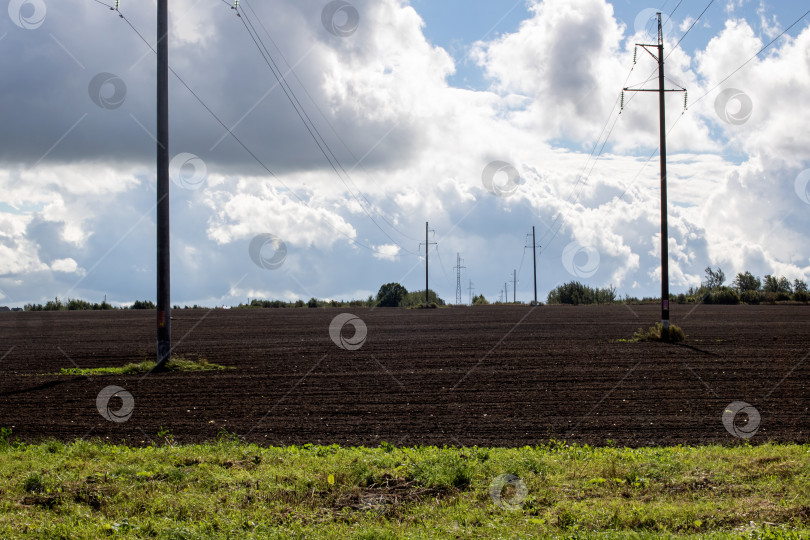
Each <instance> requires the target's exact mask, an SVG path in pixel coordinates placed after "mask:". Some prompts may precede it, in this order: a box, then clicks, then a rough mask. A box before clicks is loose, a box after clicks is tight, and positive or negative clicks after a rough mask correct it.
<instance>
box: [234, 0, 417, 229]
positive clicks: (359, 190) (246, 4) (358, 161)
mask: <svg viewBox="0 0 810 540" xmlns="http://www.w3.org/2000/svg"><path fill="white" fill-rule="evenodd" d="M222 1H223V2H225V0H222ZM242 3H243V4H244V5H245V6H247V8H248V9H249V10H250V11H251V13H252V14H253V17H254V18H255V20H256V22H258V24H259V27H260V28H261V29H262V30H263V31H264V34H265V35H266V36H267V39H269V40H270V43H272V44H273V47H274V48H275V50H276V52H277V53H278V55H279V57H280V58H281V60H282V61H283V62H284V64H285V65H286V66H287V68H288V73H292V75H293V77H295V80H296V81H298V85H299V86H300V87H301V89H302V90H303V91H304V93H305V94H306V96H307V97H308V98H309V101H310V103H312V105H313V106H314V107H315V109H316V110H317V111H318V113H319V114H320V116H321V118H322V119H323V120H324V122H326V125H327V126H329V129H330V130H331V131H332V134H333V135H334V136H335V138H337V140H338V141H340V144H341V145H342V146H343V148H344V149H345V150H346V152H348V153H349V155H350V156H351V157H352V159H353V160H354V161H355V163H356V165H355V166H354V167H352V168H356V167H357V166H358V165H359V164H360V163H361V160H360V159H358V158H357V156H356V155H355V154H354V152H352V150H351V148H349V146H348V145H347V144H346V141H345V140H344V139H343V137H341V135H340V133H338V131H337V130H336V129H335V126H334V125H333V124H332V122H330V121H329V118H328V117H327V116H326V115H325V114H324V112H323V111H322V110H321V108H320V107H319V106H318V103H317V102H316V101H315V99H313V97H312V95H311V94H310V93H309V90H307V87H306V85H305V84H304V83H303V82H302V81H301V79H300V78H299V77H298V74H297V73H296V72H295V70H294V69H293V68H292V66H291V65H290V63H289V62H288V61H287V58H286V57H285V56H284V53H283V52H282V51H281V48H280V47H279V46H278V44H276V42H275V40H274V39H273V37H272V36H271V35H270V32H269V31H268V30H267V27H265V25H264V23H263V22H262V19H261V17H259V16H258V15H257V14H256V11H255V10H254V9H253V7H252V6H251V5H250V3H248V2H247V1H246V0H243V2H242ZM346 177H347V180H348V181H349V182H350V183H351V184H352V185H353V186H354V188H355V189H356V190H357V192H358V193H359V194H360V196H361V197H362V198H363V200H365V201H366V203H368V205H369V207H370V208H371V209H372V210H374V213H375V214H377V215H378V216H380V218H382V220H383V221H385V222H386V223H387V224H388V226H389V227H391V228H392V229H393V230H394V231H396V232H397V233H399V234H400V235H402V236H403V237H405V238H407V239H408V240H411V241H413V242H417V241H418V239H417V238H415V237H413V236H410V235H408V234H407V233H405V232H404V231H402V230H400V229H399V228H398V227H397V226H396V225H394V224H393V223H392V222H391V221H389V220H388V218H386V217H385V214H383V213H382V212H380V211H379V210H377V209H376V207H375V206H374V204H373V203H372V202H371V201H370V200H369V199H368V197H366V195H365V194H364V193H363V192H362V190H361V189H360V188H359V187H358V186H357V184H355V183H354V180H352V178H351V177H350V176H349V175H348V173H346Z"/></svg>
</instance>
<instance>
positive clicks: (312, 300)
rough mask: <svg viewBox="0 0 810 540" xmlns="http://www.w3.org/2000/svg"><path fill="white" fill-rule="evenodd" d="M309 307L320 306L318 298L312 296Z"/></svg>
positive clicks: (308, 303)
mask: <svg viewBox="0 0 810 540" xmlns="http://www.w3.org/2000/svg"><path fill="white" fill-rule="evenodd" d="M307 307H311V308H316V307H318V300H317V299H315V298H310V299H309V302H307Z"/></svg>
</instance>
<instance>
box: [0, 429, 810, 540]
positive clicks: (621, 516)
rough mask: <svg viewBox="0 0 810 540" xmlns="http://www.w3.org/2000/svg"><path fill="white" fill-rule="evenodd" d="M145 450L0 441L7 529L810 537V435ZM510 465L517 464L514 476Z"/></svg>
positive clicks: (89, 533)
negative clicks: (637, 443) (616, 443)
mask: <svg viewBox="0 0 810 540" xmlns="http://www.w3.org/2000/svg"><path fill="white" fill-rule="evenodd" d="M161 441H162V442H163V443H164V444H163V445H161V446H149V447H144V448H131V447H127V446H115V445H108V444H104V443H101V442H94V441H78V442H75V443H69V444H65V443H61V442H44V443H40V444H35V445H26V444H21V443H13V442H11V441H10V440H9V432H8V431H7V430H3V437H0V537H2V538H22V537H28V538H105V537H115V538H339V539H345V538H361V539H372V538H549V537H557V538H763V539H785V538H791V539H792V538H807V537H810V490H808V486H810V446H807V445H804V446H801V445H770V444H765V445H761V446H747V445H746V446H737V447H733V448H729V447H720V446H707V447H697V448H694V447H672V448H642V449H625V448H591V447H587V446H568V445H565V444H561V443H555V442H552V443H549V444H548V445H546V446H539V447H524V448H518V449H501V448H476V447H473V448H435V447H418V448H396V447H393V446H391V445H388V444H385V443H383V444H382V446H381V447H379V448H341V447H339V446H336V445H335V446H311V445H305V446H303V447H284V448H278V447H269V448H266V447H259V446H254V445H247V444H243V443H240V442H238V441H236V440H233V439H231V438H228V437H223V438H222V439H221V440H219V441H217V442H213V443H210V444H206V445H189V446H174V445H173V440H172V437H171V435H170V434H168V433H167V432H162V433H161ZM505 474H509V475H513V476H503V475H505Z"/></svg>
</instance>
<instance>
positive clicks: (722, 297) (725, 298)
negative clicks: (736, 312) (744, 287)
mask: <svg viewBox="0 0 810 540" xmlns="http://www.w3.org/2000/svg"><path fill="white" fill-rule="evenodd" d="M703 302H704V303H705V304H726V305H729V304H739V303H740V296H739V295H738V294H737V291H735V290H734V289H732V288H731V287H718V288H717V289H716V290H713V291H712V292H710V293H709V294H707V295H706V298H705V299H704V300H703Z"/></svg>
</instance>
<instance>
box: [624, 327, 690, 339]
mask: <svg viewBox="0 0 810 540" xmlns="http://www.w3.org/2000/svg"><path fill="white" fill-rule="evenodd" d="M684 339H686V334H684V333H683V330H681V328H680V327H678V326H675V325H674V324H670V325H669V331H666V330H664V325H662V324H661V323H655V325H653V326H651V327H650V328H648V329H647V330H643V329H641V328H639V329H638V330H636V333H635V334H633V341H636V342H639V341H664V342H667V343H680V342H681V341H683V340H684Z"/></svg>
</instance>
